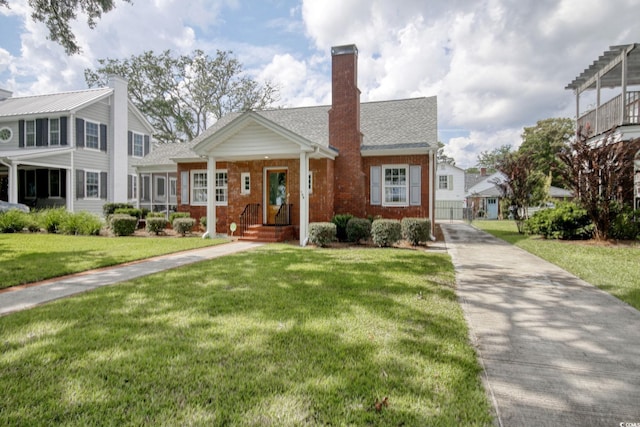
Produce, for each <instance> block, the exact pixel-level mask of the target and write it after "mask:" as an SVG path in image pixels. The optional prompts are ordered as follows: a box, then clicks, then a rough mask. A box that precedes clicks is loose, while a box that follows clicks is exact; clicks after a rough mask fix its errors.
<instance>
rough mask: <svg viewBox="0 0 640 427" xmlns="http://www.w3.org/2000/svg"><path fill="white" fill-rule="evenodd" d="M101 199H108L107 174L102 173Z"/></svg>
mask: <svg viewBox="0 0 640 427" xmlns="http://www.w3.org/2000/svg"><path fill="white" fill-rule="evenodd" d="M100 198H101V199H106V198H107V173H106V172H100Z"/></svg>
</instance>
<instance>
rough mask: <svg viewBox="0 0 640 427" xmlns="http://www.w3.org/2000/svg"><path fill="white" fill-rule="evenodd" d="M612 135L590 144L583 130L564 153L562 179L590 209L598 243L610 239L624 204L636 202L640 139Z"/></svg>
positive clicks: (589, 212) (585, 207)
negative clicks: (614, 222)
mask: <svg viewBox="0 0 640 427" xmlns="http://www.w3.org/2000/svg"><path fill="white" fill-rule="evenodd" d="M612 132H613V131H611V132H609V134H607V135H606V136H605V137H603V138H600V139H598V140H594V141H589V136H588V134H587V132H584V131H582V130H580V132H578V136H577V138H575V139H574V140H573V141H572V142H571V143H570V144H569V146H567V147H565V148H564V149H563V150H562V152H561V153H560V160H561V161H562V162H563V163H564V165H565V166H566V167H565V168H563V169H561V173H562V177H563V178H564V179H565V182H566V183H567V185H568V186H569V187H570V188H571V189H572V190H573V193H574V195H575V196H576V197H577V198H578V200H579V202H580V204H581V206H582V207H583V208H584V209H586V211H587V214H588V215H589V218H591V221H592V222H593V225H594V236H595V238H596V239H598V240H606V239H607V238H608V237H609V231H610V228H611V224H612V222H613V221H614V219H615V216H616V215H617V213H618V212H619V205H620V203H621V202H624V201H628V200H633V170H634V164H633V161H634V157H635V156H636V153H638V152H639V151H640V138H636V139H634V140H631V141H617V140H616V139H615V138H613V137H612Z"/></svg>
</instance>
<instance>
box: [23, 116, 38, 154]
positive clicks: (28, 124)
mask: <svg viewBox="0 0 640 427" xmlns="http://www.w3.org/2000/svg"><path fill="white" fill-rule="evenodd" d="M24 135H25V145H26V146H27V147H35V145H36V121H35V120H26V121H25V122H24Z"/></svg>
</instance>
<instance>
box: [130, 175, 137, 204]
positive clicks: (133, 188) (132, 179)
mask: <svg viewBox="0 0 640 427" xmlns="http://www.w3.org/2000/svg"><path fill="white" fill-rule="evenodd" d="M129 182H130V183H131V192H130V193H129V198H130V199H137V198H138V176H137V175H129Z"/></svg>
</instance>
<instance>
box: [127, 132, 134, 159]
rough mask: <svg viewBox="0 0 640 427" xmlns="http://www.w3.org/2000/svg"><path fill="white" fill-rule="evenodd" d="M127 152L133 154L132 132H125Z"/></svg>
mask: <svg viewBox="0 0 640 427" xmlns="http://www.w3.org/2000/svg"><path fill="white" fill-rule="evenodd" d="M127 154H129V155H130V156H133V132H131V131H129V132H127Z"/></svg>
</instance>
